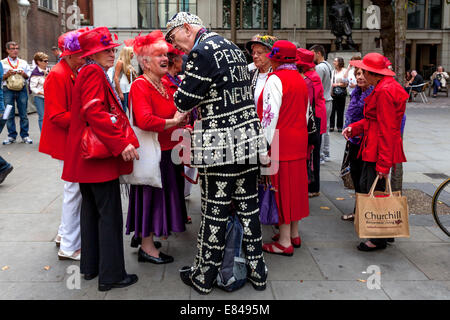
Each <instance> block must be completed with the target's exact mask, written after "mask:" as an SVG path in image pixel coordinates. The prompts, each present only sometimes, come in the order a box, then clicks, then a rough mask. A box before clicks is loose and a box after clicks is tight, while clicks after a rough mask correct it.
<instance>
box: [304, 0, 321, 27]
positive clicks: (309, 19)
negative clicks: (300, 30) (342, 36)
mask: <svg viewBox="0 0 450 320" xmlns="http://www.w3.org/2000/svg"><path fill="white" fill-rule="evenodd" d="M323 4H324V1H323V0H307V1H306V28H307V29H322V28H323Z"/></svg>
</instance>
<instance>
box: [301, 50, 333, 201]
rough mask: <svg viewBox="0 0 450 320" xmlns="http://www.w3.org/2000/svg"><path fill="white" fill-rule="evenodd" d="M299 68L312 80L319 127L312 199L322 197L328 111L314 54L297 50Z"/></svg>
mask: <svg viewBox="0 0 450 320" xmlns="http://www.w3.org/2000/svg"><path fill="white" fill-rule="evenodd" d="M297 58H298V61H297V67H298V68H299V71H300V69H301V70H302V71H303V74H304V76H305V77H307V78H308V79H310V80H311V82H312V85H313V88H314V90H313V91H314V97H313V99H310V100H311V101H310V102H311V104H314V109H315V111H316V112H315V116H316V120H317V119H318V121H317V123H316V125H317V126H318V130H319V132H318V135H317V136H318V137H319V138H318V139H315V141H314V149H313V152H312V163H313V174H314V181H313V182H311V183H310V184H309V185H308V196H309V197H310V198H313V197H318V196H319V195H320V144H321V143H322V134H324V133H325V132H327V109H326V106H325V98H324V95H323V85H322V80H320V77H319V75H318V74H317V72H316V71H315V66H316V64H315V63H314V52H312V51H309V50H306V49H303V48H298V49H297Z"/></svg>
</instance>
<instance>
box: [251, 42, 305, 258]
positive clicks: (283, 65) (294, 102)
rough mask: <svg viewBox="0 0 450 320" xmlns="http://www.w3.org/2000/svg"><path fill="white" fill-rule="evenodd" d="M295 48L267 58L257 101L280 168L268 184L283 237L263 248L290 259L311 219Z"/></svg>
mask: <svg viewBox="0 0 450 320" xmlns="http://www.w3.org/2000/svg"><path fill="white" fill-rule="evenodd" d="M296 51H297V48H296V47H295V45H294V44H293V43H291V42H289V41H286V40H279V41H277V42H275V43H274V45H273V48H272V52H271V53H269V54H267V56H268V57H269V58H270V60H271V63H272V68H273V70H274V72H273V73H271V74H269V76H268V78H267V82H266V85H265V87H264V89H263V92H262V94H261V95H260V97H259V100H258V106H257V111H258V115H259V118H260V119H261V125H262V127H263V130H264V135H265V137H266V140H267V142H268V143H269V145H270V159H271V161H273V162H277V163H278V164H279V169H278V172H276V173H274V174H273V175H272V176H271V177H270V178H271V182H272V185H273V187H274V188H275V189H276V190H277V192H275V199H276V202H277V207H278V211H279V228H280V234H277V235H275V236H274V237H273V238H272V240H274V241H275V242H272V243H267V244H264V245H263V250H264V251H265V252H268V253H274V254H281V255H285V256H292V255H293V253H294V247H296V248H299V247H300V245H301V239H300V236H299V234H298V222H299V221H300V220H301V219H303V218H305V217H307V216H308V215H309V202H308V176H307V172H306V153H307V147H308V130H307V122H306V121H307V120H306V109H307V106H308V89H307V87H306V84H305V80H303V77H302V76H301V75H300V73H299V72H298V70H297V67H296V65H295V62H296V60H297V58H296Z"/></svg>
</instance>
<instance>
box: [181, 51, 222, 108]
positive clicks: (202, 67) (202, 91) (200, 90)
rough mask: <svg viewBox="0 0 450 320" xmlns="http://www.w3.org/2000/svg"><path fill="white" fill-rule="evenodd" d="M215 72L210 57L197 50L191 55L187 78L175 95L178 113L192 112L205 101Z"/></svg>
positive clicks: (187, 63) (185, 74) (187, 66)
mask: <svg viewBox="0 0 450 320" xmlns="http://www.w3.org/2000/svg"><path fill="white" fill-rule="evenodd" d="M215 71H216V68H213V67H211V63H210V56H208V55H206V54H204V53H202V52H199V51H198V50H195V49H194V50H193V51H192V52H191V53H190V54H189V57H188V60H187V62H186V71H185V73H184V76H185V78H184V79H183V82H182V83H181V85H180V87H179V88H178V90H177V91H176V92H175V94H174V100H175V105H176V107H177V109H178V111H180V112H188V111H191V110H192V109H193V108H194V107H196V106H197V105H198V104H199V103H200V102H201V101H203V100H204V98H205V96H206V94H207V93H208V92H209V90H210V87H211V85H212V81H213V80H212V78H213V76H212V74H213V73H214V72H215Z"/></svg>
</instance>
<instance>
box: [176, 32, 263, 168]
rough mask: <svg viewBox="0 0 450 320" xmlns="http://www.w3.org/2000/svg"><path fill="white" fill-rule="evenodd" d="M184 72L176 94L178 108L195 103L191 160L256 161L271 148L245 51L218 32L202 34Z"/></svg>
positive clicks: (203, 164)
mask: <svg viewBox="0 0 450 320" xmlns="http://www.w3.org/2000/svg"><path fill="white" fill-rule="evenodd" d="M184 75H185V78H184V79H183V82H182V83H181V85H180V87H179V88H178V90H177V91H176V92H175V94H174V101H175V105H176V106H177V108H178V110H179V111H180V112H188V111H190V110H192V109H193V108H197V111H198V114H199V115H200V120H197V121H196V122H195V124H194V130H193V134H192V136H191V139H192V143H191V165H192V166H193V167H213V166H220V165H226V164H238V163H250V164H256V163H257V159H258V157H257V155H258V153H263V152H267V150H266V146H265V141H264V136H263V132H262V128H261V124H260V122H259V118H258V115H257V113H256V110H255V105H254V99H253V91H252V89H251V80H250V72H249V71H248V68H247V60H246V58H245V55H244V53H243V52H242V51H241V50H240V49H239V48H238V47H237V46H236V45H235V44H234V43H232V42H230V41H229V40H227V39H225V38H223V37H222V36H220V35H218V34H217V33H214V32H210V33H209V32H206V33H204V34H202V35H201V36H200V37H199V39H198V41H197V45H196V46H195V47H194V48H193V49H192V50H191V52H190V53H189V56H188V59H187V62H186V71H185V74H184Z"/></svg>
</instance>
